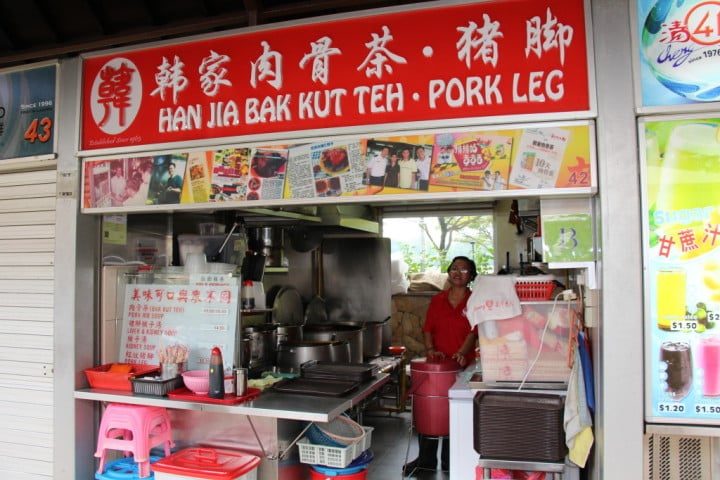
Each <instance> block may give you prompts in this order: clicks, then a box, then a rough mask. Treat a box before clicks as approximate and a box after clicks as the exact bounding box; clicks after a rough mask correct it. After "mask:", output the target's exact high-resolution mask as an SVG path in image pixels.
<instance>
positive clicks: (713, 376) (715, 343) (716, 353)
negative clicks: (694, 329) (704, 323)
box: [697, 337, 720, 397]
mask: <svg viewBox="0 0 720 480" xmlns="http://www.w3.org/2000/svg"><path fill="white" fill-rule="evenodd" d="M697 357H698V358H697V361H698V364H699V365H700V368H701V369H702V371H703V382H702V393H703V395H705V396H706V397H714V396H717V395H720V337H707V338H703V339H701V340H700V342H699V343H698V355H697Z"/></svg>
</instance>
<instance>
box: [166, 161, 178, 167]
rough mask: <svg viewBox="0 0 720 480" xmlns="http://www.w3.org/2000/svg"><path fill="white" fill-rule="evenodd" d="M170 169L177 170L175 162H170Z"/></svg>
mask: <svg viewBox="0 0 720 480" xmlns="http://www.w3.org/2000/svg"><path fill="white" fill-rule="evenodd" d="M170 167H173V168H177V165H175V162H170V165H168V168H170Z"/></svg>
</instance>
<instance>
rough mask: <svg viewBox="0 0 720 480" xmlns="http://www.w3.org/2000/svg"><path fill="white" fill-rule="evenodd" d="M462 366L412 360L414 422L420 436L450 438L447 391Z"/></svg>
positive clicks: (444, 362)
mask: <svg viewBox="0 0 720 480" xmlns="http://www.w3.org/2000/svg"><path fill="white" fill-rule="evenodd" d="M459 371H460V365H458V364H457V362H455V361H454V360H429V361H426V360H413V361H412V362H410V374H411V387H410V390H409V394H410V395H413V407H412V410H413V422H414V423H415V429H416V430H417V431H418V433H421V434H423V435H428V436H438V437H439V436H446V435H449V434H450V403H449V401H448V390H449V389H450V387H452V386H453V384H454V383H455V380H456V377H457V374H458V372H459Z"/></svg>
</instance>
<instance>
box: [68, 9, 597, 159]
mask: <svg viewBox="0 0 720 480" xmlns="http://www.w3.org/2000/svg"><path fill="white" fill-rule="evenodd" d="M521 3H522V4H523V6H522V8H521V9H519V8H518V5H517V2H501V1H495V2H482V3H478V4H470V5H456V6H450V7H442V8H432V9H420V8H419V9H414V10H409V11H407V12H396V13H386V14H383V15H382V17H379V16H367V17H362V18H355V19H346V20H335V21H331V22H324V23H316V24H307V25H300V26H295V27H287V28H281V29H273V30H271V29H268V30H264V31H256V32H249V33H240V34H234V35H225V36H223V37H219V38H215V39H209V40H208V39H206V40H199V41H194V42H188V43H182V44H177V45H170V46H166V47H162V46H161V47H155V48H152V49H145V50H136V51H129V52H123V53H122V54H118V55H114V56H97V57H89V58H87V59H85V60H84V63H83V72H84V78H83V84H84V88H83V92H84V98H83V128H82V130H83V140H82V148H83V149H85V150H91V149H97V148H112V147H118V148H119V147H124V146H128V145H137V144H140V145H147V144H152V143H159V142H162V143H166V142H173V141H184V140H193V139H203V138H220V137H227V136H241V135H253V134H260V133H269V132H292V131H298V130H307V129H317V128H332V127H342V126H357V125H368V124H387V123H402V122H412V121H428V120H440V119H454V118H456V119H460V118H471V117H472V118H477V117H492V116H498V115H525V114H533V113H549V112H553V113H554V112H568V113H571V112H581V111H588V110H589V108H590V106H589V95H588V65H587V51H586V50H587V46H586V40H585V28H584V25H585V12H584V3H583V1H581V0H572V1H567V0H564V1H563V0H543V1H542V2H535V1H530V0H526V1H523V2H521ZM519 11H522V12H523V14H522V15H519V14H518V12H519ZM418 31H422V32H433V35H418V34H417V32H418ZM568 85H572V88H568ZM370 114H372V115H370Z"/></svg>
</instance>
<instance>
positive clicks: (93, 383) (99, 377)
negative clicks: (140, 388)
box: [85, 363, 160, 392]
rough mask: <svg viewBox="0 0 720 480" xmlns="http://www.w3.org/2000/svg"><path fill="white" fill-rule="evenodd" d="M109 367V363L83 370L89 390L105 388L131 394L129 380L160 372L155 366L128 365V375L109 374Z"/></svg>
mask: <svg viewBox="0 0 720 480" xmlns="http://www.w3.org/2000/svg"><path fill="white" fill-rule="evenodd" d="M111 366H112V364H111V363H106V364H105V365H99V366H97V367H93V368H86V369H85V376H86V377H87V380H88V383H89V384H90V388H105V389H108V390H125V391H127V392H131V391H132V384H131V383H130V379H131V378H135V377H139V376H141V375H147V374H149V373H154V372H159V371H160V367H158V366H157V365H134V364H132V365H130V366H131V367H132V371H130V372H128V373H116V372H112V373H111V372H109V371H108V370H110V367H111Z"/></svg>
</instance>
